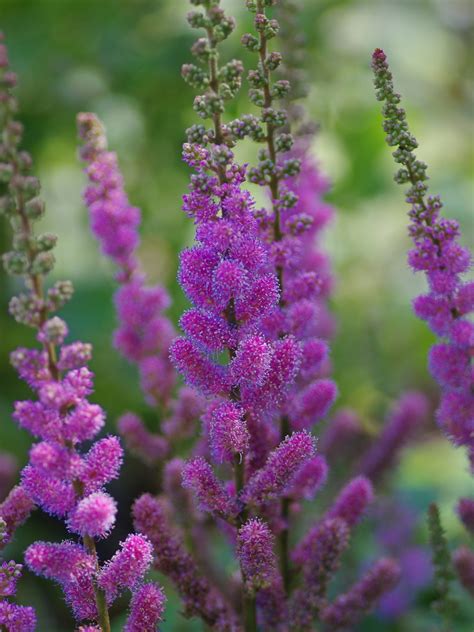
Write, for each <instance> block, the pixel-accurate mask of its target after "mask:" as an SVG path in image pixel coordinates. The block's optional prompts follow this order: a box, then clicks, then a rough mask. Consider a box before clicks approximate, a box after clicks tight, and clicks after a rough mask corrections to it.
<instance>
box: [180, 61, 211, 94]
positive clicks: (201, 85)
mask: <svg viewBox="0 0 474 632" xmlns="http://www.w3.org/2000/svg"><path fill="white" fill-rule="evenodd" d="M181 76H182V77H183V79H184V80H185V81H186V83H187V84H188V85H190V86H192V87H193V88H197V89H198V90H205V89H206V88H207V86H208V85H209V77H208V76H207V73H206V72H204V70H202V69H201V68H198V67H197V66H195V65H194V64H183V66H182V68H181Z"/></svg>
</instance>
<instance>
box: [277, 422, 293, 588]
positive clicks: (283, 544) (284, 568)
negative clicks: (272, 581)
mask: <svg viewBox="0 0 474 632" xmlns="http://www.w3.org/2000/svg"><path fill="white" fill-rule="evenodd" d="M289 431H290V420H289V419H288V417H287V416H286V415H283V417H282V418H281V420H280V440H281V441H283V440H284V438H285V437H286V436H287V435H288V433H289ZM289 514H290V501H289V499H288V498H282V499H281V517H282V519H283V523H284V527H283V529H282V530H281V531H280V533H279V535H278V551H279V557H280V570H281V575H282V579H283V587H284V589H285V594H286V595H288V594H289V592H290V581H291V575H290V561H289V537H288V536H289V532H288V527H289V524H288V521H289V517H290V515H289Z"/></svg>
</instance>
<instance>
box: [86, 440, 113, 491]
mask: <svg viewBox="0 0 474 632" xmlns="http://www.w3.org/2000/svg"><path fill="white" fill-rule="evenodd" d="M122 460H123V450H122V447H121V445H120V441H119V440H118V438H117V437H113V436H111V437H106V438H105V439H101V440H100V441H97V443H95V444H94V445H93V446H92V448H91V449H90V450H89V452H88V453H87V454H86V456H85V464H84V469H83V471H82V472H81V476H80V478H81V481H82V482H83V483H84V485H85V491H86V493H91V492H94V491H97V490H98V489H100V488H101V487H103V486H104V485H105V484H106V483H109V482H110V481H112V480H113V479H115V478H117V477H118V475H119V471H120V467H121V465H122Z"/></svg>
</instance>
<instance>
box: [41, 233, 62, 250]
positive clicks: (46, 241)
mask: <svg viewBox="0 0 474 632" xmlns="http://www.w3.org/2000/svg"><path fill="white" fill-rule="evenodd" d="M57 241H58V236H57V235H54V234H53V233H43V234H42V235H39V237H37V239H36V246H37V248H38V250H41V251H42V252H46V251H48V250H52V249H53V248H54V247H55V245H56V242H57Z"/></svg>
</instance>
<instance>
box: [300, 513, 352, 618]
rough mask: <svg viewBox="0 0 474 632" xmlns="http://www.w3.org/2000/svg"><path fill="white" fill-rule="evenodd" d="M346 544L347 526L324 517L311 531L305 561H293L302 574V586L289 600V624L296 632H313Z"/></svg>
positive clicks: (339, 520) (337, 520)
mask: <svg viewBox="0 0 474 632" xmlns="http://www.w3.org/2000/svg"><path fill="white" fill-rule="evenodd" d="M348 543H349V529H348V526H347V524H346V523H345V522H344V521H343V520H341V519H340V518H327V519H326V520H324V521H323V522H321V524H319V525H318V528H317V530H315V531H314V533H313V536H312V540H311V542H310V543H308V549H307V555H306V556H305V558H304V559H294V561H295V562H297V563H298V564H300V565H302V572H303V582H302V586H301V587H300V588H298V589H296V590H295V592H294V593H293V595H292V597H291V601H290V621H291V625H292V626H293V627H294V628H295V629H297V630H300V629H301V630H311V629H312V627H313V623H314V620H315V619H316V617H317V615H318V612H319V611H320V609H321V608H322V607H323V606H324V604H325V597H326V591H327V587H328V584H329V581H330V580H331V579H332V577H333V575H334V573H335V572H336V571H337V569H338V567H339V563H340V558H341V555H342V553H343V552H344V550H345V549H346V548H347V545H348Z"/></svg>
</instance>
